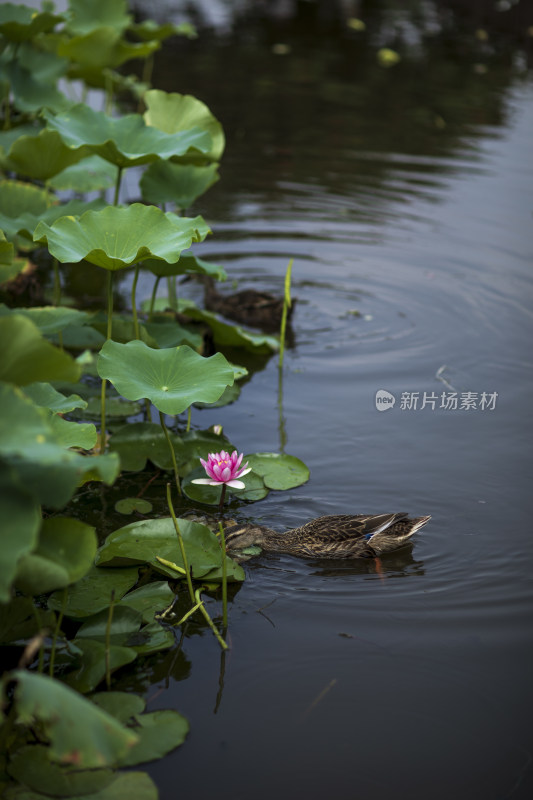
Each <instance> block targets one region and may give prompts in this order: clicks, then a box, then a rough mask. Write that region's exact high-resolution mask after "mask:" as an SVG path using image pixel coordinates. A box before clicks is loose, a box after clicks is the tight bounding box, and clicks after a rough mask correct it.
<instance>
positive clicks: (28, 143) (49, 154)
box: [8, 128, 86, 191]
mask: <svg viewBox="0 0 533 800" xmlns="http://www.w3.org/2000/svg"><path fill="white" fill-rule="evenodd" d="M85 155H86V153H85V151H84V149H83V147H80V148H78V149H77V150H73V149H72V148H71V147H68V146H67V145H66V144H65V143H64V142H63V139H62V138H61V136H60V135H59V133H58V132H57V131H51V130H48V129H46V128H45V129H44V130H43V131H40V133H39V134H38V135H37V136H20V137H19V138H18V139H17V141H16V142H14V144H13V145H12V146H11V149H10V151H9V155H8V158H9V160H10V163H11V164H13V166H14V167H15V168H16V170H17V172H18V173H19V174H21V175H28V176H29V177H31V178H36V179H37V180H41V181H46V180H48V179H49V178H53V177H54V175H57V174H58V173H60V172H62V171H63V170H64V169H66V168H67V167H70V166H71V165H72V164H76V163H77V162H78V161H80V160H81V159H82V158H84V157H85ZM76 190H77V191H81V190H80V189H78V187H76Z"/></svg>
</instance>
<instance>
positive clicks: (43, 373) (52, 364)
mask: <svg viewBox="0 0 533 800" xmlns="http://www.w3.org/2000/svg"><path fill="white" fill-rule="evenodd" d="M0 341H1V342H2V349H3V355H2V362H1V366H0V380H2V381H6V382H8V383H14V384H17V385H19V386H25V385H26V384H28V383H34V382H35V381H53V380H67V381H77V380H78V378H79V376H80V373H81V369H80V367H79V366H78V365H77V364H76V362H75V361H74V359H73V358H72V357H71V356H69V355H68V353H65V352H63V351H61V350H59V349H58V348H57V347H54V346H53V345H52V344H50V343H49V342H47V341H46V340H45V339H43V337H42V336H41V334H40V333H39V331H38V329H37V328H36V326H35V325H34V324H33V322H31V321H30V320H29V319H26V317H24V316H22V315H20V314H13V315H10V316H4V317H0Z"/></svg>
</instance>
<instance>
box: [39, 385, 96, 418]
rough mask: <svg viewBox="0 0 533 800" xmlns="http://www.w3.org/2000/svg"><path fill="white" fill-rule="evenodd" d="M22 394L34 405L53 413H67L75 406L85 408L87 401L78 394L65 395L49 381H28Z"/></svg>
mask: <svg viewBox="0 0 533 800" xmlns="http://www.w3.org/2000/svg"><path fill="white" fill-rule="evenodd" d="M24 394H25V395H26V397H29V398H30V400H32V401H33V402H34V403H35V405H36V406H41V407H42V408H48V409H49V410H50V411H53V412H54V414H68V412H69V411H73V410H74V409H75V408H86V407H87V402H86V401H85V400H82V399H81V397H80V396H79V395H78V394H71V395H69V396H68V397H65V395H64V394H61V392H58V391H57V389H54V387H53V386H52V385H51V384H49V383H30V384H28V386H25V387H24Z"/></svg>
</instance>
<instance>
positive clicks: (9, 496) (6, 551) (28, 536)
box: [0, 468, 41, 603]
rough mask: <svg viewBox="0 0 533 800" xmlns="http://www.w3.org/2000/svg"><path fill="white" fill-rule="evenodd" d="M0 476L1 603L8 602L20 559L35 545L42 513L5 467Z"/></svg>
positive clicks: (0, 471)
mask: <svg viewBox="0 0 533 800" xmlns="http://www.w3.org/2000/svg"><path fill="white" fill-rule="evenodd" d="M0 478H1V482H0V514H1V515H2V547H1V548H0V603H7V602H8V601H9V600H10V598H11V584H12V582H13V580H14V578H15V574H16V572H17V568H18V564H19V563H20V560H21V559H22V558H24V557H25V556H26V555H28V554H29V553H31V551H32V550H33V548H34V547H35V546H36V544H37V541H38V535H39V527H40V516H41V512H40V507H39V504H38V503H37V502H35V500H34V499H33V498H32V496H31V494H30V493H29V492H27V491H25V489H24V488H22V487H20V486H19V485H18V482H17V481H16V480H15V479H14V476H12V475H11V474H10V473H9V472H7V470H5V468H2V469H0Z"/></svg>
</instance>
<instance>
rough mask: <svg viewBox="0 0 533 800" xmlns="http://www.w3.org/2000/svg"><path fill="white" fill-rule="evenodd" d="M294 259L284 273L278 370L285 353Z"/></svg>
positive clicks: (281, 365)
mask: <svg viewBox="0 0 533 800" xmlns="http://www.w3.org/2000/svg"><path fill="white" fill-rule="evenodd" d="M293 261H294V259H293V258H291V260H290V261H289V265H288V267H287V272H286V273H285V295H284V298H283V312H282V315H281V330H280V333H279V368H280V369H281V368H282V367H283V355H284V353H285V331H286V328H287V315H288V312H289V308H290V307H291V270H292V263H293Z"/></svg>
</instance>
